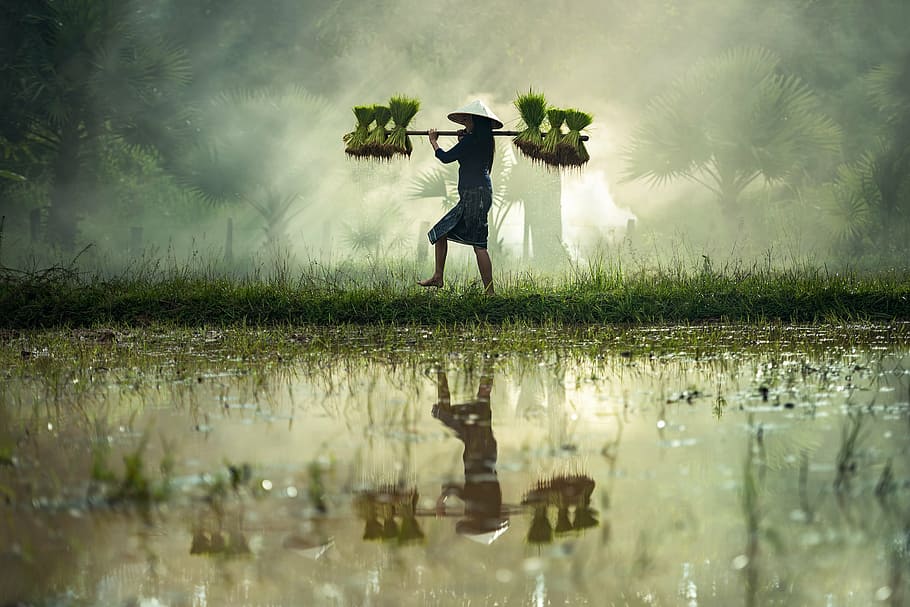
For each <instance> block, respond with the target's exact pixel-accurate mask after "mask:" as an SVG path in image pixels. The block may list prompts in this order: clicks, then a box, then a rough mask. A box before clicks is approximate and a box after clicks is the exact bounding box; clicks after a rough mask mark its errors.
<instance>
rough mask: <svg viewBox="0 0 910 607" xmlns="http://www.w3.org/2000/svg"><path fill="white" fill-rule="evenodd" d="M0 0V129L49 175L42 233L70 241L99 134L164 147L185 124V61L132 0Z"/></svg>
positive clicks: (88, 182) (57, 240)
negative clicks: (151, 32)
mask: <svg viewBox="0 0 910 607" xmlns="http://www.w3.org/2000/svg"><path fill="white" fill-rule="evenodd" d="M4 5H5V6H4V9H5V10H4V19H3V21H4V28H3V30H2V33H3V34H4V35H3V36H0V38H3V42H2V43H0V64H3V65H4V67H5V68H6V69H4V70H2V73H3V76H2V82H0V84H2V91H0V110H2V118H0V136H2V138H3V139H5V140H6V141H9V142H12V143H13V144H17V145H20V146H25V147H26V148H27V149H28V150H29V155H30V157H31V158H32V159H33V160H31V162H30V169H31V170H32V171H34V170H35V166H36V165H37V166H40V167H42V168H43V172H44V173H45V175H44V176H46V177H47V178H49V179H50V180H51V181H52V183H53V187H52V190H51V194H50V198H51V200H50V203H51V204H50V209H49V214H48V236H49V238H50V239H51V240H52V241H53V242H54V243H56V244H58V245H60V246H61V247H62V248H64V249H71V248H72V247H73V245H74V242H75V238H76V232H77V229H76V224H77V220H78V216H79V213H80V211H81V202H82V198H83V196H81V195H80V194H79V192H80V190H82V189H83V188H84V187H85V186H87V185H91V177H92V174H91V173H92V168H93V167H94V166H95V165H96V163H95V162H94V160H95V158H97V155H98V154H99V153H100V151H99V147H101V146H99V142H100V141H101V140H102V139H103V138H105V137H119V138H122V139H123V140H125V141H127V142H129V143H132V144H136V145H142V146H147V147H151V148H156V149H163V148H165V147H167V146H168V145H170V144H172V143H173V141H174V140H175V138H177V137H179V135H180V134H181V133H182V132H184V131H185V130H186V127H187V124H188V122H187V121H188V120H189V118H188V115H189V110H188V109H187V106H186V104H184V103H181V100H180V92H181V91H182V90H183V88H184V87H185V86H186V85H187V84H188V82H189V80H190V67H189V61H188V59H187V57H186V53H185V52H184V51H183V50H182V49H181V48H179V47H177V46H175V45H173V44H170V43H168V41H166V40H164V39H162V37H161V36H151V37H149V36H148V35H147V31H148V29H149V28H146V27H145V25H146V21H145V20H146V19H149V17H148V15H149V13H150V12H149V11H143V10H141V9H142V8H143V5H142V3H141V2H139V1H138V0H40V1H26V0H14V1H13V2H10V3H4ZM35 159H40V161H41V162H38V163H36V162H35ZM11 170H14V169H11ZM17 172H18V171H17Z"/></svg>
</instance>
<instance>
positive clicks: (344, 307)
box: [0, 269, 910, 328]
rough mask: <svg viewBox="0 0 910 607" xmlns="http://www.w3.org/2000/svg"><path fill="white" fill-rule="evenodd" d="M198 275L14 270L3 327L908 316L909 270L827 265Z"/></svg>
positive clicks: (3, 298)
mask: <svg viewBox="0 0 910 607" xmlns="http://www.w3.org/2000/svg"><path fill="white" fill-rule="evenodd" d="M336 278H337V277H322V278H321V279H319V280H317V279H314V277H313V276H308V275H301V276H300V277H296V278H289V277H288V276H287V275H284V276H280V277H274V278H262V277H258V278H240V277H226V276H214V275H208V276H201V275H192V274H190V273H171V274H169V275H159V276H142V277H132V278H130V277H117V278H109V277H108V278H102V277H99V276H85V275H80V274H77V273H74V272H69V271H64V270H60V269H57V270H53V271H44V272H35V273H28V274H23V273H9V272H8V273H6V274H4V275H3V277H2V281H0V326H3V327H6V328H39V327H59V326H68V327H88V326H96V325H101V324H108V323H117V324H127V325H141V324H149V323H153V322H166V323H176V324H180V325H190V326H201V325H235V324H248V325H266V326H268V325H285V324H293V325H299V324H318V325H332V324H341V323H346V324H374V323H389V324H424V325H443V324H459V323H475V322H484V323H494V324H495V323H508V322H524V323H531V324H546V323H550V324H642V323H699V322H712V321H731V322H762V321H771V320H780V321H785V322H812V321H831V320H850V321H856V320H910V273H908V272H906V271H890V272H884V273H875V274H855V273H829V272H825V271H821V270H792V271H772V270H767V271H736V272H729V273H718V272H690V273H685V272H673V273H670V272H659V271H658V272H638V273H636V274H634V275H626V274H624V273H621V272H618V271H606V270H598V269H591V270H589V271H586V272H584V273H577V274H574V275H571V276H567V277H565V278H561V279H552V278H544V277H539V278H535V277H527V276H519V277H510V278H508V279H501V280H500V281H499V283H498V284H497V294H496V295H495V296H494V297H486V296H485V295H484V294H483V293H482V292H481V290H480V289H479V288H478V286H477V285H474V284H472V283H461V284H453V285H449V286H447V287H446V288H444V289H440V290H429V291H428V290H423V289H421V288H419V287H417V286H415V285H414V284H413V282H412V279H411V278H410V277H407V278H400V279H398V278H395V277H391V278H388V277H387V278H385V279H383V280H379V281H377V280H373V281H370V280H365V281H358V280H337V279H336Z"/></svg>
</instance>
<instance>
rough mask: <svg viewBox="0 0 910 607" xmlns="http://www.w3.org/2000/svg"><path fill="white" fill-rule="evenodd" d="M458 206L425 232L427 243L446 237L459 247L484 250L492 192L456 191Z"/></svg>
mask: <svg viewBox="0 0 910 607" xmlns="http://www.w3.org/2000/svg"><path fill="white" fill-rule="evenodd" d="M458 196H459V200H458V204H456V205H455V207H454V208H452V209H451V210H450V211H449V212H448V213H446V214H445V215H443V216H442V219H440V220H439V221H437V222H436V225H434V226H433V229H432V230H430V231H429V232H428V233H427V236H429V237H430V244H436V241H437V240H439V239H440V238H442V237H443V236H445V237H446V238H448V239H449V240H454V241H455V242H460V243H461V244H466V245H470V246H472V247H477V248H478V249H486V248H487V233H488V227H487V214H488V213H489V212H490V207H491V206H493V189H492V188H490V187H489V186H477V187H474V188H458Z"/></svg>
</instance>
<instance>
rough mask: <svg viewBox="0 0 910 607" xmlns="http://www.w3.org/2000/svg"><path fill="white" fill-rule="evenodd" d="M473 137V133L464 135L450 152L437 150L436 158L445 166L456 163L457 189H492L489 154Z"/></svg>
mask: <svg viewBox="0 0 910 607" xmlns="http://www.w3.org/2000/svg"><path fill="white" fill-rule="evenodd" d="M483 147H484V146H481V145H480V142H479V141H478V140H477V139H476V138H475V137H474V135H473V133H468V134H467V135H465V136H464V137H463V138H462V140H461V141H459V142H458V143H456V144H455V146H454V147H453V148H452V149H450V150H443V149H442V148H437V150H436V157H437V158H439V160H441V161H442V162H444V163H445V164H448V163H450V162H454V161H456V160H457V161H458V188H459V189H461V188H476V187H478V186H487V187H489V188H492V187H493V182H492V180H491V179H490V165H489V163H490V157H489V152H488V151H486V150H484V149H483Z"/></svg>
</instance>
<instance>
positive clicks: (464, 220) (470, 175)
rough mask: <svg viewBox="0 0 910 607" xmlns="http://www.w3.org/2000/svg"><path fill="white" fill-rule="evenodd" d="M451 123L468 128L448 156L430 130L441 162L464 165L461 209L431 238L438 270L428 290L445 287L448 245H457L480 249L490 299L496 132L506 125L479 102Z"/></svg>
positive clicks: (477, 253)
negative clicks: (490, 222) (489, 248)
mask: <svg viewBox="0 0 910 607" xmlns="http://www.w3.org/2000/svg"><path fill="white" fill-rule="evenodd" d="M449 120H451V121H452V122H456V123H458V124H461V125H463V126H464V129H463V130H462V131H459V136H458V143H457V144H455V147H453V148H452V149H450V150H448V151H446V150H443V149H441V148H440V147H439V143H438V140H439V134H438V133H437V132H436V130H435V129H430V131H429V139H430V145H432V146H433V149H434V150H436V157H437V158H439V160H441V161H442V162H444V163H446V164H448V163H450V162H452V161H454V160H457V161H458V196H459V200H458V204H457V205H455V207H454V208H453V209H451V210H450V211H449V212H448V213H446V214H445V215H444V216H443V217H442V219H440V220H439V221H438V222H437V223H436V225H434V226H433V229H431V230H430V232H429V233H428V234H427V236H429V238H430V243H431V244H433V245H434V246H435V256H436V269H435V271H434V272H433V275H432V276H430V277H429V278H427V279H426V280H421V281H418V283H417V284H419V285H420V286H422V287H441V286H442V285H443V280H442V276H443V271H444V270H445V265H446V254H447V253H448V242H449V240H454V241H455V242H460V243H461V244H466V245H470V246H472V247H474V255H475V256H476V257H477V268H478V269H479V270H480V279H481V280H482V281H483V288H484V291H485V292H486V293H487V295H492V294H493V264H492V262H491V261H490V254H489V253H488V252H487V214H488V213H489V212H490V206H491V205H492V204H493V182H492V181H491V180H490V171H491V169H492V168H493V154H494V152H495V151H496V146H495V144H494V143H493V129H501V128H502V121H501V120H499V118H497V117H496V115H495V114H494V113H493V112H492V111H491V110H490V108H488V107H487V106H486V105H484V103H483V102H482V101H480V100H479V99H475V100H474V101H472V102H471V103H469V104H467V105H466V106H464V107H462V108H459V109H457V110H455V111H454V112H452V113H451V114H449Z"/></svg>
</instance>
